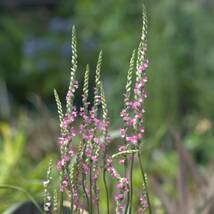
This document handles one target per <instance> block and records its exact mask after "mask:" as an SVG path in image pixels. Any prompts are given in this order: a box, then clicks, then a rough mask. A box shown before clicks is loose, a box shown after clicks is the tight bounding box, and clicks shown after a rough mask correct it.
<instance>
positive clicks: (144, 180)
mask: <svg viewBox="0 0 214 214" xmlns="http://www.w3.org/2000/svg"><path fill="white" fill-rule="evenodd" d="M138 160H139V163H140V171H141V174H142V177H143V183H144V186H145V190H146V198H147V202H148V209H149V214H152V207H151V202H150V198H149V192H148V187H147V181H146V177H145V173H144V169H143V164H142V160H141V156H140V152H138Z"/></svg>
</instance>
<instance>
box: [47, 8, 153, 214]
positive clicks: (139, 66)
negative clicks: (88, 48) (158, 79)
mask: <svg viewBox="0 0 214 214" xmlns="http://www.w3.org/2000/svg"><path fill="white" fill-rule="evenodd" d="M146 35H147V19H146V13H145V9H144V11H143V27H142V35H141V40H140V43H139V46H138V50H137V51H136V50H134V51H133V53H132V56H131V59H130V63H129V69H128V74H127V83H126V87H125V93H124V107H123V109H122V111H121V113H120V116H121V118H122V120H123V127H122V128H121V129H120V138H121V141H120V142H121V143H120V144H119V145H118V148H117V151H116V152H115V153H114V154H109V152H108V149H107V147H108V145H109V144H110V143H111V139H110V136H109V126H110V121H109V115H108V108H107V102H106V97H105V94H104V87H103V84H102V81H101V65H102V55H103V53H102V51H100V52H99V55H98V61H97V65H96V70H95V86H94V99H93V103H91V102H89V98H88V95H89V73H90V72H89V65H87V66H86V70H85V73H84V84H83V90H82V107H80V109H79V110H77V107H76V106H75V105H74V97H75V92H76V90H77V89H78V81H77V80H76V78H75V76H76V72H77V70H78V65H77V56H78V54H77V39H76V31H75V27H73V30H72V43H71V44H72V45H71V47H72V59H71V73H70V83H69V88H68V92H67V95H66V105H65V106H66V109H65V112H64V111H63V108H62V103H61V101H60V98H59V96H58V93H57V91H56V90H54V95H55V99H56V103H57V109H58V113H59V121H60V136H59V139H58V147H59V150H60V158H59V160H58V162H57V170H58V171H59V193H58V194H57V191H54V194H53V196H51V192H50V191H49V183H50V181H51V180H52V177H51V176H50V171H51V169H52V164H50V167H49V170H48V175H47V181H46V182H45V183H44V184H45V197H44V200H45V202H44V210H45V212H50V211H54V212H55V213H63V212H64V204H65V202H68V201H69V202H70V203H69V209H70V213H78V214H80V213H83V212H84V211H87V212H88V213H89V214H101V213H103V210H100V200H101V198H100V190H102V189H104V191H105V193H104V194H105V200H106V212H107V214H110V212H111V209H110V208H112V209H115V213H116V214H132V213H133V214H134V213H143V212H144V210H146V209H148V211H149V213H152V210H151V204H150V199H149V194H148V189H147V179H146V175H145V172H144V169H143V165H142V160H141V152H140V149H141V144H142V139H143V137H144V112H145V111H144V102H145V99H146V97H147V93H146V90H145V84H146V82H147V81H148V78H147V75H146V72H145V71H146V69H147V67H148V60H147V59H146V51H147V45H146V44H147V42H146ZM77 119H78V121H80V123H77V122H76V121H77ZM137 161H138V162H139V166H140V169H139V170H140V172H141V175H142V186H143V189H142V193H141V194H139V203H138V207H137V206H136V204H134V200H133V193H134V188H135V187H134V186H135V185H134V183H133V174H134V167H135V163H137ZM117 164H120V165H122V170H123V172H121V169H120V170H119V168H117ZM100 179H102V180H103V182H99V180H100ZM101 183H102V184H101ZM110 183H113V184H114V185H115V191H114V198H110V191H109V184H110ZM102 187H103V188H102Z"/></svg>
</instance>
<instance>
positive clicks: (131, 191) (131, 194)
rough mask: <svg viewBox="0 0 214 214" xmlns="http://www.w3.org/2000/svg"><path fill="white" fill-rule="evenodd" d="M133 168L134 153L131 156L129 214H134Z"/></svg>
mask: <svg viewBox="0 0 214 214" xmlns="http://www.w3.org/2000/svg"><path fill="white" fill-rule="evenodd" d="M133 166H134V153H132V156H131V167H130V196H129V197H130V199H129V203H130V208H129V214H131V213H132V201H133Z"/></svg>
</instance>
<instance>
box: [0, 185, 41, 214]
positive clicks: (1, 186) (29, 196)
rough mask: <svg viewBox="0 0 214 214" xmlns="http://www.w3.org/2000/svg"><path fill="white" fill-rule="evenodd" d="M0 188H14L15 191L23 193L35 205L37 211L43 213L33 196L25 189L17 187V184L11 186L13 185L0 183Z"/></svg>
mask: <svg viewBox="0 0 214 214" xmlns="http://www.w3.org/2000/svg"><path fill="white" fill-rule="evenodd" d="M0 189H12V190H16V191H19V192H22V193H24V194H25V195H26V196H27V197H28V198H29V199H30V200H31V202H32V203H33V204H34V205H35V207H36V208H37V209H38V211H39V212H40V213H43V211H42V209H41V207H40V206H39V204H38V203H37V202H36V200H35V199H34V198H33V196H32V195H31V194H30V193H29V192H27V191H26V190H25V189H23V188H21V187H18V186H13V185H0Z"/></svg>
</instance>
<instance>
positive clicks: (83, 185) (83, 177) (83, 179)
mask: <svg viewBox="0 0 214 214" xmlns="http://www.w3.org/2000/svg"><path fill="white" fill-rule="evenodd" d="M84 181H85V175H84V173H82V187H83V191H84V193H85V197H86V201H87V209H88V210H89V198H88V194H87V191H86V188H85V182H84Z"/></svg>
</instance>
